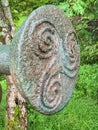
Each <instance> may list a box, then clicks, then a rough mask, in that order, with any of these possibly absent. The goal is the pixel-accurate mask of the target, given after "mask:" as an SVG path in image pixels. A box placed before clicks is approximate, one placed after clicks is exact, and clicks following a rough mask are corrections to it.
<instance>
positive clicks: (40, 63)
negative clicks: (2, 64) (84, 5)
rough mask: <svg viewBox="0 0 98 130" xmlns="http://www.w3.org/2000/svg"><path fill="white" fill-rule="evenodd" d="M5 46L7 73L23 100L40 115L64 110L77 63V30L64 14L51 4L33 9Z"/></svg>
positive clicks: (78, 56)
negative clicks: (6, 49)
mask: <svg viewBox="0 0 98 130" xmlns="http://www.w3.org/2000/svg"><path fill="white" fill-rule="evenodd" d="M7 48H9V49H8V50H9V51H8V52H7V51H6V53H7V54H6V53H5V54H6V55H7V56H8V55H9V58H5V59H10V60H7V61H8V62H7V63H8V64H7V74H8V73H10V74H11V75H12V77H13V81H14V83H15V85H16V87H17V88H18V90H19V92H20V94H21V95H22V96H23V97H24V98H25V100H26V101H28V102H29V103H30V104H32V106H33V107H34V108H35V109H36V110H38V111H39V112H41V113H43V114H54V113H56V112H58V111H60V110H61V109H63V108H64V106H66V104H67V103H68V101H69V99H70V97H71V95H72V91H73V89H74V86H75V84H76V79H77V73H78V68H79V64H80V51H79V46H78V43H77V37H76V33H75V30H74V28H73V26H72V24H71V22H70V20H69V19H68V18H67V17H66V16H65V13H64V12H62V11H61V10H60V9H58V8H57V7H56V6H54V5H46V6H43V7H40V8H38V9H37V10H35V11H33V12H32V13H31V14H30V16H29V17H28V19H27V20H26V21H25V22H24V23H23V25H22V26H21V28H20V29H19V31H18V32H17V33H16V35H15V37H14V38H13V40H12V42H11V45H10V46H9V47H8V46H7ZM4 50H5V49H4ZM0 55H1V54H0ZM0 57H1V56H0ZM8 68H9V71H8ZM0 72H1V71H0ZM4 73H6V72H4Z"/></svg>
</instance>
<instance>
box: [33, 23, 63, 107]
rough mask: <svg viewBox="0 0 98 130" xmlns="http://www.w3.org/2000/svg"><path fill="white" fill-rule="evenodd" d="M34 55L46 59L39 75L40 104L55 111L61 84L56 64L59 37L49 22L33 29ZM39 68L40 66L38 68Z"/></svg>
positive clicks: (59, 97) (58, 101)
mask: <svg viewBox="0 0 98 130" xmlns="http://www.w3.org/2000/svg"><path fill="white" fill-rule="evenodd" d="M33 39H34V43H33V44H34V50H33V51H34V53H35V55H36V56H38V57H39V62H40V61H42V59H48V61H46V63H45V64H46V65H45V68H44V70H42V71H43V72H42V73H41V77H40V80H41V81H42V84H41V85H40V87H41V89H42V91H41V96H40V98H41V102H42V105H43V107H45V108H47V109H55V108H56V107H57V106H59V104H60V102H61V98H62V96H61V84H60V82H59V79H58V76H57V75H58V73H59V67H58V63H56V62H57V59H56V58H57V54H58V47H59V41H60V37H59V35H58V32H57V31H56V29H55V27H54V26H53V25H52V24H51V23H50V22H47V21H45V22H42V23H40V24H39V25H37V26H36V27H35V30H34V33H33ZM40 67H41V66H40Z"/></svg>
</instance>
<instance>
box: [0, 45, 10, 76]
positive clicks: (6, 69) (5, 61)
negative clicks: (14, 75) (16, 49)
mask: <svg viewBox="0 0 98 130" xmlns="http://www.w3.org/2000/svg"><path fill="white" fill-rule="evenodd" d="M0 74H7V75H9V74H10V46H8V45H0Z"/></svg>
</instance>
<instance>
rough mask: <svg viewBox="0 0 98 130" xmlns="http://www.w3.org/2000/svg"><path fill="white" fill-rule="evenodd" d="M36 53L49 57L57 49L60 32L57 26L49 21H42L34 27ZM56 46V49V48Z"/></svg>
mask: <svg viewBox="0 0 98 130" xmlns="http://www.w3.org/2000/svg"><path fill="white" fill-rule="evenodd" d="M33 39H34V53H35V54H36V55H37V56H39V57H40V58H42V59H43V58H49V57H51V56H52V54H53V50H56V46H57V44H58V34H57V32H56V29H55V27H54V26H53V25H52V24H51V23H50V22H48V21H44V22H41V23H40V24H39V25H37V26H36V27H35V29H34V33H33ZM54 48H55V49H54Z"/></svg>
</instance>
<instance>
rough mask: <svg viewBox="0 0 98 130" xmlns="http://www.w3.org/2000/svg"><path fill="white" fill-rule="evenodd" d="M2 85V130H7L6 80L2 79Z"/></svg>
mask: <svg viewBox="0 0 98 130" xmlns="http://www.w3.org/2000/svg"><path fill="white" fill-rule="evenodd" d="M0 84H1V86H2V101H1V103H0V130H5V117H6V86H7V85H6V80H5V79H4V77H2V76H1V77H0Z"/></svg>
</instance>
